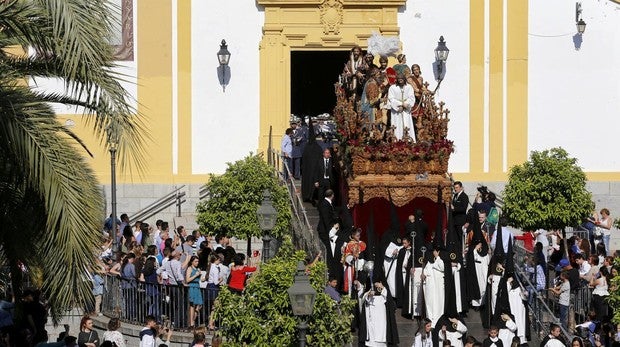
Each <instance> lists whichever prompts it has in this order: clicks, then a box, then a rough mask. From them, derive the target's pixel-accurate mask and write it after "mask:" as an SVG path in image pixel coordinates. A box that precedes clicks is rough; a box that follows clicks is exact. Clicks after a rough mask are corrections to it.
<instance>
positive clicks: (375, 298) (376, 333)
mask: <svg viewBox="0 0 620 347" xmlns="http://www.w3.org/2000/svg"><path fill="white" fill-rule="evenodd" d="M369 293H370V292H366V293H365V294H364V296H363V297H362V305H365V308H366V312H365V313H366V315H365V318H366V338H367V341H366V346H371V347H378V346H387V324H386V320H387V311H386V308H385V303H386V301H387V290H386V289H385V288H383V290H382V291H381V293H377V292H375V294H374V295H372V296H370V295H369Z"/></svg>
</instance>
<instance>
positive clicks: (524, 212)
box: [504, 148, 593, 230]
mask: <svg viewBox="0 0 620 347" xmlns="http://www.w3.org/2000/svg"><path fill="white" fill-rule="evenodd" d="M592 208H593V205H592V194H591V193H590V192H589V191H588V190H587V189H586V175H585V174H584V172H583V171H582V170H581V168H580V167H579V166H577V159H575V158H571V157H569V156H568V153H567V152H566V151H565V150H564V149H562V148H552V149H549V150H544V151H540V152H539V151H533V152H532V153H531V155H530V160H529V161H527V162H525V163H523V164H522V165H517V166H514V167H512V168H511V169H510V173H509V178H508V184H507V185H506V187H505V189H504V212H505V213H506V215H507V216H508V218H509V219H510V222H511V224H512V225H514V226H515V227H519V228H523V229H525V230H536V229H539V228H542V229H547V230H551V229H563V228H564V227H567V226H575V225H578V224H579V223H581V221H582V220H583V219H584V218H585V217H587V216H588V214H589V213H590V212H592Z"/></svg>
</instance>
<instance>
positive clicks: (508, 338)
mask: <svg viewBox="0 0 620 347" xmlns="http://www.w3.org/2000/svg"><path fill="white" fill-rule="evenodd" d="M515 331H517V325H516V324H515V322H513V321H512V320H508V321H506V327H505V328H501V329H499V334H498V335H497V336H498V337H499V339H500V340H502V344H504V346H510V345H511V344H512V338H513V337H515Z"/></svg>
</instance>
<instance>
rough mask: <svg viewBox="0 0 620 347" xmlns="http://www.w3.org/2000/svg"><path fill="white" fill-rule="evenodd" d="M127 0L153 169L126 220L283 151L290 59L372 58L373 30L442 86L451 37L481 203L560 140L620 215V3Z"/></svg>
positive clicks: (471, 175) (456, 125) (454, 135)
mask: <svg viewBox="0 0 620 347" xmlns="http://www.w3.org/2000/svg"><path fill="white" fill-rule="evenodd" d="M117 2H118V4H119V6H121V8H122V9H123V13H122V18H121V19H122V21H121V23H122V25H121V27H120V28H119V37H122V45H124V46H125V47H126V48H128V49H131V51H132V54H131V55H127V54H126V55H125V56H124V57H123V59H124V60H121V61H119V65H120V69H121V70H122V72H123V73H125V74H126V76H128V77H127V80H128V83H127V88H128V90H130V91H131V93H132V95H133V96H134V98H135V105H136V107H137V109H138V111H139V112H140V113H141V114H142V115H144V117H145V123H146V124H147V128H148V134H145V136H147V135H148V136H149V137H150V138H149V140H147V143H148V146H147V148H146V150H145V155H146V156H147V158H146V162H147V163H148V167H145V168H143V172H144V173H143V174H142V175H137V174H136V173H135V172H133V173H130V172H121V173H119V174H118V181H119V188H118V201H119V207H118V210H119V213H122V212H127V213H129V214H130V215H131V214H132V213H133V212H135V211H138V210H140V209H141V208H143V207H144V206H146V205H148V204H150V203H151V202H152V201H154V200H156V199H157V198H159V197H161V196H163V195H165V194H166V193H168V192H170V191H171V190H172V189H173V188H174V187H175V186H176V187H179V186H182V185H185V187H186V188H184V189H186V190H187V192H188V195H187V200H188V201H187V203H185V204H184V205H183V210H185V211H186V212H192V211H193V209H194V208H195V203H196V202H197V201H198V196H199V190H200V186H201V185H202V184H204V183H206V182H207V180H208V178H209V174H219V173H222V172H224V170H225V169H226V162H232V161H235V160H238V159H241V158H243V157H244V156H246V155H247V154H248V153H249V152H254V153H256V152H263V151H265V150H266V148H267V146H268V143H269V130H270V127H271V129H272V131H273V135H272V139H273V142H274V144H276V146H278V145H279V142H280V138H281V137H282V135H283V134H284V130H285V129H286V127H287V126H288V121H289V117H290V115H291V102H290V100H291V92H292V91H291V77H290V76H291V52H295V51H346V50H349V49H351V48H352V47H353V46H355V45H359V46H361V47H362V48H366V46H367V39H368V37H370V36H371V35H372V33H373V32H377V33H380V34H382V35H384V36H398V37H399V38H400V42H401V47H402V53H404V54H406V55H407V62H408V64H410V65H411V64H414V63H415V64H419V65H420V67H421V70H422V75H423V76H424V78H425V80H426V81H428V82H429V83H430V88H434V85H435V84H436V82H435V78H434V65H433V64H434V63H435V56H434V52H433V50H434V48H435V47H436V46H437V41H438V39H439V37H440V36H443V37H444V38H445V40H446V43H447V46H448V48H449V49H450V54H449V58H448V60H447V62H446V64H445V67H444V69H445V79H444V80H443V82H442V85H441V88H440V89H439V90H438V92H437V97H436V99H437V100H442V101H444V102H445V103H446V107H448V108H449V109H450V110H451V113H450V126H449V135H448V138H450V139H451V140H453V141H454V143H455V148H456V150H455V153H454V154H452V156H451V160H450V166H449V171H450V172H452V173H453V175H454V178H455V179H457V180H460V181H463V182H464V183H465V188H466V190H467V191H468V192H469V193H472V194H473V193H474V192H475V185H477V184H478V183H484V184H485V185H488V186H489V187H490V188H491V189H492V190H496V191H498V192H501V187H502V186H503V182H505V180H506V179H507V172H508V170H509V169H510V167H511V166H512V165H515V164H519V163H522V162H523V161H525V160H527V158H528V155H529V152H530V151H532V150H542V149H547V148H550V147H556V146H561V147H563V148H564V149H566V150H567V151H568V152H569V153H570V154H571V155H572V156H574V157H576V158H578V160H579V161H578V163H579V165H580V166H582V167H583V168H584V171H586V172H587V175H588V178H589V180H590V183H589V187H590V189H591V190H592V192H593V193H594V195H595V198H596V200H597V208H599V209H600V208H601V207H608V208H610V209H611V210H612V214H613V213H614V211H618V210H620V202H619V201H620V157H619V156H617V155H615V154H614V153H613V151H614V150H615V148H616V147H617V146H615V144H616V138H617V136H616V132H617V131H618V130H617V129H619V128H620V117H618V116H620V111H619V110H620V64H619V63H618V61H620V2H618V1H615V0H582V1H581V2H580V3H575V2H571V1H566V0H470V1H464V0H457V1H455V0H237V1H204V0H193V1H190V0H155V1H153V0H148V1H147V0H117ZM579 19H582V20H583V21H585V22H586V24H587V26H586V29H585V32H584V33H583V34H578V33H577V28H576V22H577V21H578V20H579ZM222 39H224V40H226V42H227V44H228V50H229V51H230V52H231V58H230V63H229V69H226V70H222V69H220V66H219V63H218V60H217V58H216V53H217V52H218V50H219V49H220V42H221V41H222ZM336 63H337V64H341V65H342V64H344V63H345V62H344V61H343V62H336ZM337 78H338V76H334V82H336V81H337ZM59 113H61V114H62V117H61V118H62V119H63V120H66V121H68V122H69V123H71V124H75V130H76V131H77V132H78V133H79V134H81V135H82V137H83V138H85V139H86V142H87V144H88V145H89V148H90V149H91V150H92V151H93V152H94V153H95V157H94V158H93V159H92V160H91V162H92V165H93V166H94V168H95V170H96V172H97V173H98V176H99V178H100V180H101V182H102V184H103V185H104V187H105V190H106V192H107V196H108V197H109V191H110V187H109V184H110V159H109V154H108V153H106V152H105V151H104V150H103V149H102V148H101V147H100V145H99V141H98V140H96V139H91V137H92V136H91V135H90V132H89V131H88V130H87V128H86V127H85V126H84V124H83V123H82V122H81V120H80V117H79V115H77V114H73V113H74V111H72V110H59ZM108 211H109V209H108Z"/></svg>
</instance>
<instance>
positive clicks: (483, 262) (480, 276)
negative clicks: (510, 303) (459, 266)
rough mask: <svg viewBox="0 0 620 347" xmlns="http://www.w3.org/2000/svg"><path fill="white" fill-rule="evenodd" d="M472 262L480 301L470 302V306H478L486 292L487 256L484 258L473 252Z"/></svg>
mask: <svg viewBox="0 0 620 347" xmlns="http://www.w3.org/2000/svg"><path fill="white" fill-rule="evenodd" d="M474 262H475V264H476V265H475V266H476V277H477V280H478V288H480V300H472V301H471V305H472V306H478V307H479V306H480V305H481V304H482V302H483V300H484V294H485V292H486V291H487V274H488V272H489V255H488V254H487V255H485V256H484V257H483V256H481V255H480V254H478V252H477V251H474Z"/></svg>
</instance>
